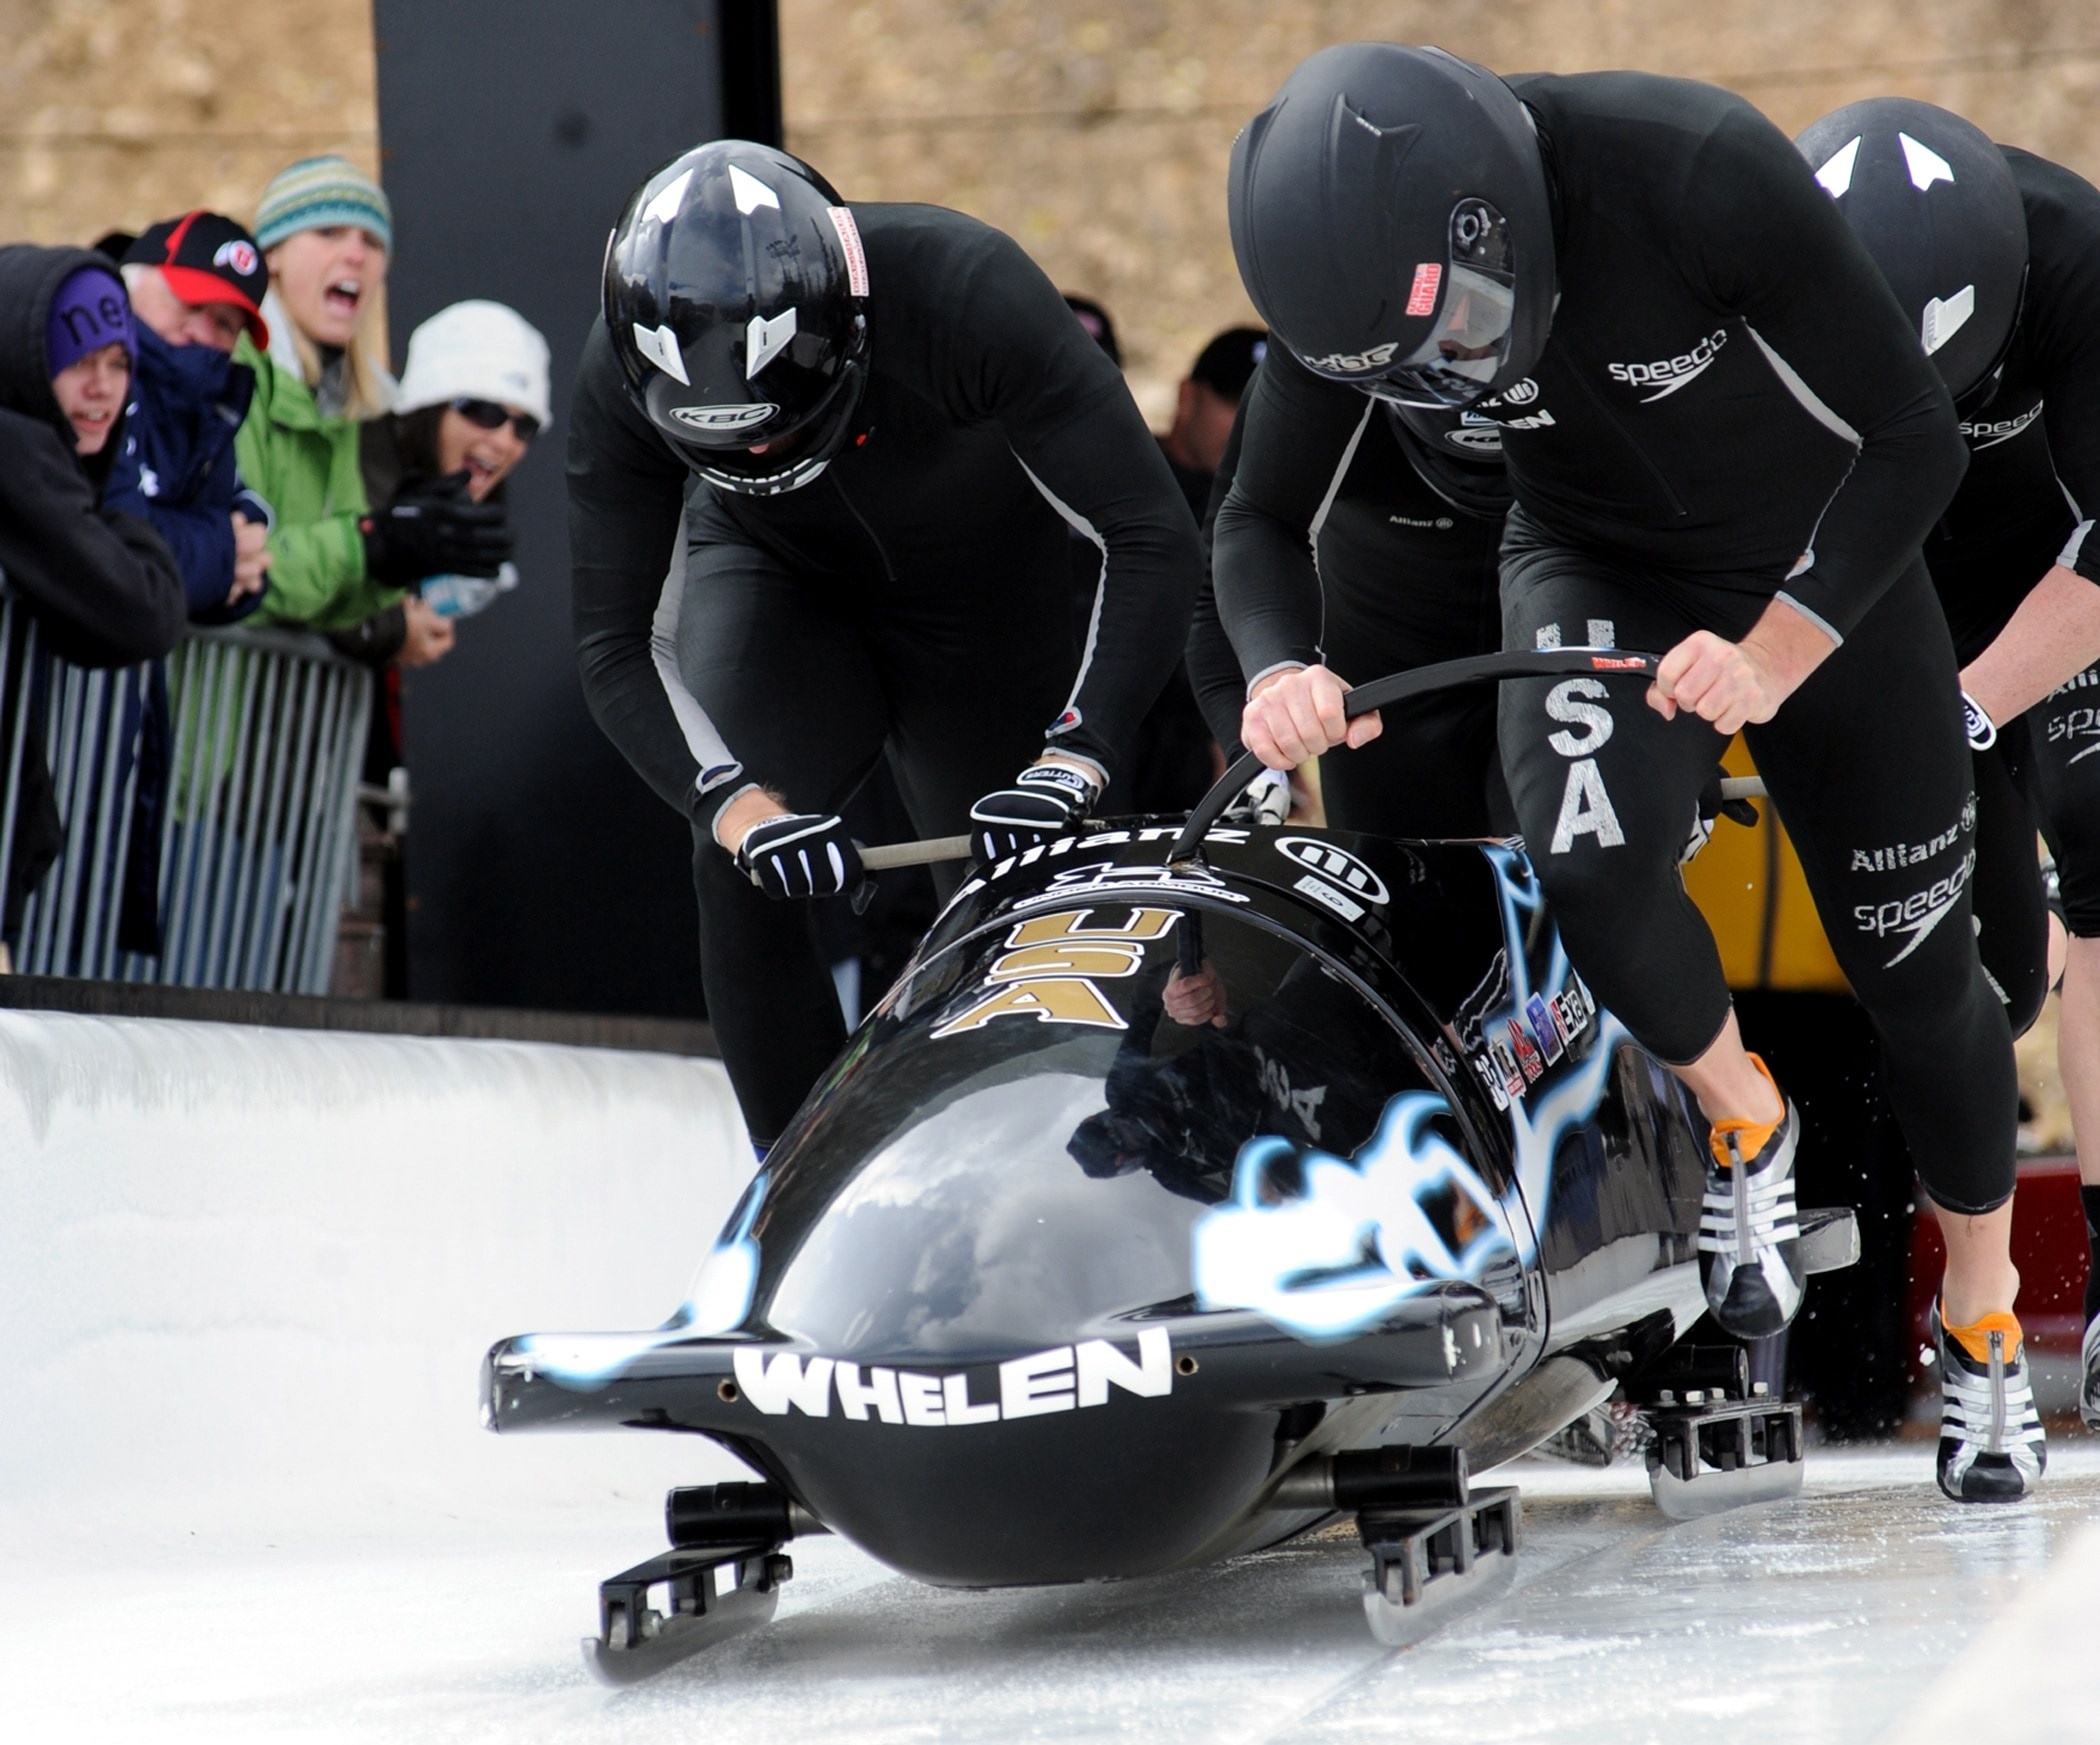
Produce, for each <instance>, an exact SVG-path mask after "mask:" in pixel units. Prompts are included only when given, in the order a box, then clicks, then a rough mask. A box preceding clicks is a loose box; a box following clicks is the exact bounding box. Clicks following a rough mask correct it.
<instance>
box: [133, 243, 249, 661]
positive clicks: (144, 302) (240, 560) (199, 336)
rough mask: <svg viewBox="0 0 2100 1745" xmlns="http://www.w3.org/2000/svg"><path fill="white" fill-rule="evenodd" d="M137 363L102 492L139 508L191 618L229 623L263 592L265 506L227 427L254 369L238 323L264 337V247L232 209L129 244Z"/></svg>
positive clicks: (245, 397) (242, 406) (237, 418)
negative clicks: (169, 560) (177, 572)
mask: <svg viewBox="0 0 2100 1745" xmlns="http://www.w3.org/2000/svg"><path fill="white" fill-rule="evenodd" d="M123 275H124V286H125V289H126V290H127V291H129V292H130V294H131V308H132V314H133V316H134V318H135V320H136V322H137V325H138V347H139V373H138V379H137V381H136V383H135V384H134V392H133V395H132V403H131V411H130V416H129V418H128V421H127V428H126V431H125V438H124V446H123V450H122V452H121V453H120V454H119V455H118V457H117V460H116V464H115V467H114V469H113V470H112V472H111V474H110V481H109V488H108V491H107V492H106V493H105V497H104V500H105V501H106V502H107V503H109V504H110V505H111V506H112V507H115V508H119V509H123V510H126V511H128V512H129V513H131V514H134V515H138V516H142V517H143V518H144V519H145V520H147V521H149V522H151V523H152V525H153V529H154V531H155V532H156V533H158V534H159V535H160V536H161V538H163V539H164V540H166V541H167V542H168V549H169V550H170V551H172V552H174V554H175V561H176V563H177V564H178V566H180V568H181V570H182V585H183V588H184V590H185V591H186V593H187V594H188V597H189V613H190V620H191V622H192V623H197V624H230V623H232V622H233V621H234V620H235V619H238V618H245V617H246V616H247V615H248V614H249V613H250V612H253V611H254V610H255V609H256V607H258V606H259V605H261V604H262V593H263V581H264V574H265V572H266V571H267V569H268V568H269V563H270V553H269V550H268V545H267V541H268V538H269V530H270V519H271V514H270V507H269V505H268V504H267V503H266V502H264V501H263V500H262V499H260V498H259V497H258V496H256V494H255V493H254V492H253V491H250V490H249V489H248V488H247V487H246V486H245V485H244V484H243V483H242V482H241V479H240V476H239V472H238V470H237V468H236V467H235V464H234V457H233V445H234V432H235V431H237V430H238V429H239V428H240V425H241V420H242V419H243V418H244V417H245V416H246V415H247V411H248V405H249V402H250V401H251V400H252V399H253V398H254V396H255V372H254V370H252V369H250V368H249V367H248V366H247V365H246V364H242V363H236V362H234V360H233V350H234V347H235V345H236V344H238V343H239V341H240V338H241V335H242V334H244V333H245V334H246V335H247V336H248V337H249V338H250V339H252V340H253V341H254V342H255V344H256V345H257V346H258V347H262V348H267V347H268V345H269V343H270V330H269V328H268V326H267V325H266V324H265V323H264V321H263V318H262V315H261V308H262V300H263V298H264V297H265V295H267V294H268V291H269V288H270V276H269V273H268V272H267V271H266V270H265V268H264V266H263V261H262V251H261V250H260V249H259V248H257V247H256V243H255V238H254V237H252V236H250V235H249V234H248V232H247V231H245V230H243V229H242V228H241V227H240V226H239V225H238V224H236V223H234V221H233V220H232V219H230V218H222V217H221V216H220V215H219V214H218V213H216V212H190V213H186V214H184V215H183V216H182V217H180V218H171V219H169V220H168V221H167V222H166V223H164V224H156V225H154V226H153V227H152V228H151V229H149V230H148V231H147V232H146V233H145V235H144V236H142V237H140V238H138V239H137V240H136V241H135V242H134V243H133V244H132V246H131V247H130V248H129V249H128V250H127V251H126V253H125V256H124V265H123Z"/></svg>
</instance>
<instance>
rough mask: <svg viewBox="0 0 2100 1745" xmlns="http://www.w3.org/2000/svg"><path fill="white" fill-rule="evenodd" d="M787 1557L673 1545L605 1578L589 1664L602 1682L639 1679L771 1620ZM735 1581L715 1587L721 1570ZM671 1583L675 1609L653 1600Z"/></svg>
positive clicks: (589, 1639)
mask: <svg viewBox="0 0 2100 1745" xmlns="http://www.w3.org/2000/svg"><path fill="white" fill-rule="evenodd" d="M788 1567H789V1566H788V1560H787V1559H786V1558H784V1557H779V1556H776V1555H773V1554H770V1553H765V1552H762V1551H756V1550H752V1549H750V1548H746V1551H745V1556H744V1557H743V1558H742V1559H737V1558H734V1557H727V1558H725V1557H724V1556H723V1555H722V1554H721V1553H720V1552H713V1553H696V1552H691V1551H667V1552H665V1553H663V1554H662V1555H661V1556H659V1557H652V1558H650V1559H649V1561H648V1562H647V1563H639V1564H636V1565H635V1567H634V1568H632V1569H630V1570H627V1571H625V1572H623V1573H622V1574H620V1575H616V1576H614V1577H613V1578H612V1579H611V1580H610V1581H607V1582H604V1583H601V1584H600V1586H599V1589H598V1597H599V1618H600V1621H601V1631H600V1634H598V1635H596V1636H586V1637H584V1639H583V1663H584V1665H585V1666H586V1667H587V1668H589V1670H590V1674H591V1676H592V1677H593V1678H595V1679H596V1680H597V1681H598V1682H599V1683H600V1684H609V1685H615V1686H618V1685H629V1684H639V1683H640V1682H641V1681H642V1680H643V1679H645V1678H654V1677H655V1676H656V1675H657V1674H658V1673H659V1672H662V1671H664V1670H665V1669H666V1668H668V1667H672V1666H676V1665H677V1664H678V1663H679V1662H680V1661H681V1660H689V1659H691V1658H692V1657H693V1656H694V1655H695V1654H698V1653H700V1652H701V1651H702V1650H704V1649H708V1648H713V1647H716V1646H718V1645H719V1644H721V1643H723V1642H726V1641H728V1640H729V1639H730V1638H731V1637H732V1636H741V1635H743V1634H744V1633H745V1632H746V1631H747V1630H755V1629H757V1628H758V1627H759V1625H761V1624H764V1623H768V1622H770V1621H771V1619H772V1616H773V1612H774V1608H775V1607H777V1606H778V1605H779V1604H780V1583H781V1582H782V1581H783V1580H785V1579H786V1570H787V1568H788ZM718 1570H729V1571H731V1572H733V1573H734V1574H735V1575H736V1576H737V1578H738V1579H737V1585H736V1586H735V1587H733V1588H730V1589H728V1590H726V1591H722V1592H717V1591H716V1588H715V1579H714V1578H715V1574H716V1572H717V1571H718ZM658 1586H662V1587H666V1588H668V1589H669V1595H670V1598H669V1603H670V1606H671V1611H670V1612H669V1613H664V1612H659V1611H657V1610H655V1609H654V1608H653V1607H651V1606H650V1605H649V1590H650V1589H651V1588H652V1587H658Z"/></svg>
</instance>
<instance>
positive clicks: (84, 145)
mask: <svg viewBox="0 0 2100 1745" xmlns="http://www.w3.org/2000/svg"><path fill="white" fill-rule="evenodd" d="M431 3H433V4H443V3H446V0H431ZM730 3H732V4H734V3H737V0H730ZM780 12H781V38H782V51H783V58H784V61H785V68H786V70H785V87H786V106H787V115H788V133H789V144H790V146H791V147H792V148H793V149H795V150H797V151H800V152H802V153H804V154H805V155H807V156H808V157H809V158H810V159H811V160H812V161H813V162H815V163H816V164H818V165H819V167H821V168H822V169H823V170H824V171H825V173H826V174H827V175H829V176H830V177H831V178H832V180H833V181H835V182H837V183H838V184H839V186H840V187H841V188H842V189H843V190H844V191H845V192H846V194H847V196H848V197H849V198H851V199H860V200H898V199H917V200H930V201H934V202H937V203H939V204H942V205H949V206H956V207H960V208H962V209H963V210H965V211H969V212H974V213H976V214H977V215H979V216H980V217H983V218H985V219H987V220H989V221H990V222H991V223H994V224H997V225H999V226H1000V227H1001V228H1003V229H1005V230H1008V231H1010V232H1012V233H1013V234H1014V235H1015V236H1017V237H1018V238H1019V239H1020V240H1021V241H1022V242H1023V243H1024V244H1025V245H1026V246H1027V247H1028V248H1029V250H1030V251H1031V252H1032V253H1033V254H1034V255H1035V256H1036V258H1037V259H1038V260H1040V261H1041V262H1042V263H1043V265H1044V267H1045V269H1046V270H1047V271H1048V272H1049V273H1050V275H1051V276H1052V277H1053V278H1055V279H1056V280H1057V281H1058V283H1060V284H1061V285H1064V286H1066V287H1067V288H1069V289H1072V290H1076V291H1084V292H1086V293H1088V294H1089V295H1092V296H1095V297H1098V298H1099V299H1100V300H1101V301H1102V302H1103V303H1105V304H1106V305H1107V306H1108V308H1109V309H1110V310H1111V312H1112V313H1113V314H1114V316H1115V318H1116V323H1117V326H1118V329H1119V331H1120V333H1121V335H1122V338H1123V343H1124V349H1125V353H1126V356H1127V358H1128V361H1129V369H1130V377H1131V385H1132V387H1133V388H1134V390H1135V391H1136V393H1137V395H1138V399H1139V402H1140V404H1142V405H1143V406H1144V407H1145V409H1146V411H1147V412H1148V413H1149V414H1150V415H1151V416H1152V417H1153V418H1154V420H1155V421H1156V422H1163V421H1164V420H1165V417H1166V415H1167V413H1168V411H1169V409H1170V408H1171V405H1172V401H1173V390H1174V385H1175V383H1176V382H1177V381H1178V380H1179V379H1180V377H1181V375H1182V374H1183V373H1184V371H1185V370H1186V368H1187V366H1188V363H1189V361H1190V360H1191V359H1192V358H1193V357H1194V356H1195V353H1196V352H1197V350H1198V349H1199V348H1200V347H1201V346H1202V344H1203V342H1204V340H1205V339H1207V338H1208V337H1209V336H1210V334H1211V333H1213V332H1215V331H1216V330H1217V329H1218V328H1220V327H1224V326H1229V325H1231V324H1233V323H1235V322H1239V321H1244V320H1247V319H1249V318H1250V317H1251V313H1252V312H1251V310H1249V308H1248V306H1247V303H1246V301H1245V298H1244V297H1243V296H1242V294H1241V292H1240V289H1239V284H1238V279H1237V276H1236V275H1235V273H1234V272H1233V268H1232V255H1231V249H1230V247H1229V245H1228V243H1227V239H1226V234H1225V221H1224V182H1225V161H1226V156H1227V153H1228V152H1229V150H1230V148H1231V144H1232V136H1233V134H1234V133H1235V131H1237V129H1238V127H1239V125H1240V123H1241V122H1242V121H1243V120H1244V119H1245V118H1246V117H1247V116H1248V115H1249V114H1250V113H1252V112H1253V110H1254V109H1256V108H1257V107H1259V106H1260V104H1261V103H1262V102H1263V101H1264V100H1265V99H1266V98H1267V97H1268V95H1269V94H1270V93H1271V92H1272V91H1273V90H1274V89H1275V87H1276V85H1277V84H1278V83H1279V82H1280V81H1281V79H1282V78H1283V75H1284V74H1285V73H1286V72H1287V71H1288V70H1289V69H1290V68H1291V66H1293V65H1294V64H1295V63H1296V62H1297V61H1298V60H1299V59H1300V58H1301V57H1303V56H1304V55H1306V54H1308V53H1310V52H1311V51H1312V50H1314V49H1315V48H1318V47H1320V46H1322V45H1323V44H1326V43H1330V42H1341V41H1347V40H1350V39H1352V38H1358V37H1378V36H1383V37H1388V38H1391V39H1395V40H1402V41H1406V40H1413V41H1433V42H1438V43H1442V44H1443V45H1444V46H1446V47H1448V48H1450V49H1452V50H1454V51H1456V52H1457V53H1460V54H1464V55H1468V56H1470V57H1472V58H1474V59H1477V60H1480V61H1483V62H1485V63H1486V64H1487V65H1489V66H1492V67H1496V68H1498V69H1503V70H1510V71H1517V70H1523V69H1526V68H1537V67H1550V68H1554V69H1556V70H1561V71H1575V70H1579V69H1583V68H1593V67H1625V66H1634V67H1645V68H1650V69H1653V70H1655V71H1658V72H1669V73H1678V74H1684V75H1687V76H1692V77H1700V78H1708V79H1713V80H1715V81H1716V82H1718V83H1721V84H1725V85H1728V86H1730V87H1731V88H1733V89H1735V90H1738V91H1740V92H1742V93H1743V94H1744V95H1745V96H1747V97H1749V98H1751V99H1752V100H1753V101H1754V102H1756V103H1758V104H1759V105H1760V106H1761V107H1763V108H1764V109H1765V110H1766V111H1767V113H1769V114H1770V115H1771V116H1772V117H1773V119H1774V120H1775V121H1777V122H1778V123H1779V124H1780V126H1782V127H1784V128H1786V129H1787V130H1788V131H1790V132H1791V131H1794V130H1796V129H1798V128H1799V127H1801V126H1802V125H1803V124H1805V123H1806V122H1808V121H1810V120H1812V119H1813V118H1814V117H1815V116H1817V115H1819V114H1821V113H1823V112H1824V111H1825V110H1827V109H1830V108H1833V107H1835V106H1836V105H1838V104H1839V103H1843V102H1848V101H1850V100H1852V99H1853V98H1856V97H1862V96H1870V95H1874V94H1877V93H1882V92H1898V93H1902V94H1905V95H1909V96H1917V97H1923V98H1926V99H1928V100H1930V101H1932V102H1936V103H1944V104H1946V105H1947V106H1948V107H1950V108H1954V109H1958V110H1961V111H1962V112H1963V113H1965V114H1967V115H1969V116H1971V117H1972V118H1974V119H1975V120H1976V121H1977V122H1978V123H1979V124H1980V125H1981V126H1983V127H1984V128H1986V129H1987V130H1989V131H1990V132H1991V133H1993V134H1994V135H1995V136H1996V137H1998V138H2001V139H2007V140H2011V141H2014V142H2015V143H2018V144H2021V145H2025V146H2029V147H2031V148H2033V149H2034V150H2037V151H2041V152H2043V153H2046V154H2047V155H2050V156H2052V157H2056V158H2058V159H2059V160H2061V161H2063V162H2065V163H2068V164H2070V165H2071V166H2072V167H2074V168H2076V169H2078V170H2080V171H2082V172H2083V173H2085V174H2087V175H2091V176H2095V177H2100V14H2096V13H2095V11H2094V9H2093V7H2092V6H2091V4H2090V0H1856V3H1855V4H1853V5H1851V6H1849V7H1842V8H1841V7H1837V6H1833V5H1830V4H1828V0H1766V3H1765V4H1763V5H1761V6H1758V7H1755V8H1751V7H1742V6H1733V5H1730V6H1721V5H1715V4H1710V3H1709V4H1701V3H1699V0H781V7H780ZM317 151H341V152H344V153H345V154H346V155H348V156H349V157H351V158H352V159H354V160H355V161H357V162H359V163H361V164H363V165H364V166H365V167H366V168H368V169H370V168H375V167H377V165H378V158H379V153H378V142H377V137H376V129H375V120H374V98H373V74H372V26H371V12H370V7H369V5H367V4H365V0H263V3H262V4H257V3H255V0H246V3H236V0H0V239H12V238H29V239H32V240H36V241H87V240H90V239H92V238H93V237H95V236H97V235H99V234H100V233H101V232H102V231H104V230H107V229H110V228H112V227H114V226H118V225H122V226H124V227H127V228H132V227H136V226H137V225H139V224H142V223H144V222H146V221H148V220H150V219H152V218H155V217H162V216H166V215H168V214H170V213H172V212H176V211H179V210H181V209H182V208H184V207H185V206H188V205H192V204H199V203H202V204H210V205H216V206H220V207H222V208H223V209H225V210H227V211H229V212H232V213H235V214H236V215H239V216H243V217H245V216H247V215H248V214H249V213H250V212H251V211H252V210H253V206H254V201H255V198H256V196H257V194H258V193H259V192H260V191H261V189H262V185H263V183H264V182H266V181H267V180H268V179H269V177H270V176H271V175H272V174H273V173H274V172H275V171H276V170H277V169H278V168H280V167H281V166H282V165H283V164H285V163H287V162H289V161H290V160H291V159H293V158H295V157H300V156H304V155H307V154H309V153H312V152H317Z"/></svg>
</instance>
